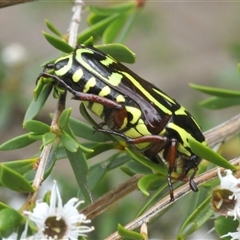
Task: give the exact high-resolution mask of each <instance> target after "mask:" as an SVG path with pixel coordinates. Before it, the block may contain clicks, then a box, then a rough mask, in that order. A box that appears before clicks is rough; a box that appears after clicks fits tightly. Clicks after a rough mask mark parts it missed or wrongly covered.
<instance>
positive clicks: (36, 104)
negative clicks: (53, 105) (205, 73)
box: [23, 84, 52, 122]
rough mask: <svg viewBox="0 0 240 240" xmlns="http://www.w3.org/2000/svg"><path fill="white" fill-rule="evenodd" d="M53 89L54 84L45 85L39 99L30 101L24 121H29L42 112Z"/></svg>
mask: <svg viewBox="0 0 240 240" xmlns="http://www.w3.org/2000/svg"><path fill="white" fill-rule="evenodd" d="M51 91H52V84H46V85H44V87H43V88H42V91H41V93H40V95H39V96H38V98H37V100H36V101H35V100H32V102H31V103H30V105H29V107H28V109H27V111H26V113H25V116H24V120H23V122H27V121H29V120H31V119H33V118H34V117H35V116H36V115H37V114H38V113H39V112H40V110H41V109H42V107H43V106H44V104H45V102H46V100H47V98H48V96H49V94H50V92H51Z"/></svg>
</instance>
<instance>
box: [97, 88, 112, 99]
mask: <svg viewBox="0 0 240 240" xmlns="http://www.w3.org/2000/svg"><path fill="white" fill-rule="evenodd" d="M110 93H111V89H110V87H109V86H105V87H103V88H102V90H101V91H100V92H99V94H98V95H99V96H101V97H105V96H107V95H109V94H110Z"/></svg>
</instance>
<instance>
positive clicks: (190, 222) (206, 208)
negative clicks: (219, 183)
mask: <svg viewBox="0 0 240 240" xmlns="http://www.w3.org/2000/svg"><path fill="white" fill-rule="evenodd" d="M210 198H211V196H209V197H207V198H206V199H205V200H204V201H203V202H202V203H201V205H200V206H199V207H198V208H197V209H196V210H195V211H194V212H193V213H192V214H191V215H190V216H189V217H188V219H187V220H186V221H185V222H184V223H183V225H182V226H181V228H180V230H179V233H178V237H177V239H186V238H187V237H188V236H189V235H190V234H192V233H193V232H195V231H196V230H197V229H198V228H200V227H201V226H202V225H203V224H204V223H205V222H206V221H208V220H209V218H210V217H211V216H212V215H213V210H212V209H211V207H210Z"/></svg>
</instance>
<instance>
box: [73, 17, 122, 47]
mask: <svg viewBox="0 0 240 240" xmlns="http://www.w3.org/2000/svg"><path fill="white" fill-rule="evenodd" d="M117 17H119V14H118V13H115V14H113V15H111V16H109V17H106V18H105V19H103V20H102V21H100V22H98V23H96V24H94V25H92V26H91V27H90V28H87V29H86V30H84V31H82V32H81V33H80V34H79V35H78V40H77V43H78V44H79V45H80V44H83V43H84V42H85V41H86V40H87V39H89V38H90V37H92V36H101V35H102V33H103V32H104V31H105V29H106V27H107V26H108V25H109V23H111V22H112V21H113V20H114V19H115V18H117Z"/></svg>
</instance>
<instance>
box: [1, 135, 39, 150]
mask: <svg viewBox="0 0 240 240" xmlns="http://www.w3.org/2000/svg"><path fill="white" fill-rule="evenodd" d="M29 135H30V134H29V133H26V134H23V135H20V136H18V137H15V138H12V139H10V140H8V141H7V142H5V143H3V144H2V145H0V150H13V149H19V148H23V147H26V146H28V145H30V144H31V143H33V142H35V141H36V139H32V138H30V137H29Z"/></svg>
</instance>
